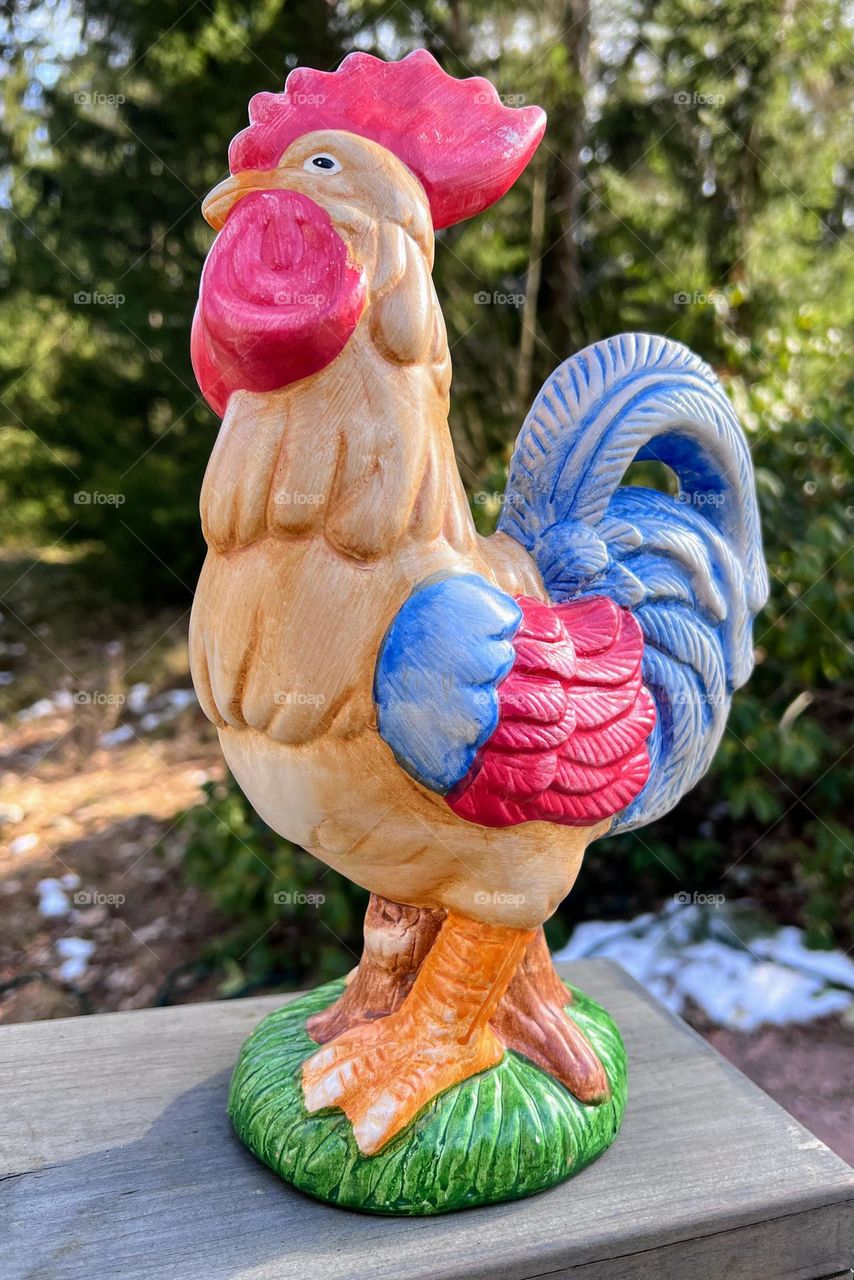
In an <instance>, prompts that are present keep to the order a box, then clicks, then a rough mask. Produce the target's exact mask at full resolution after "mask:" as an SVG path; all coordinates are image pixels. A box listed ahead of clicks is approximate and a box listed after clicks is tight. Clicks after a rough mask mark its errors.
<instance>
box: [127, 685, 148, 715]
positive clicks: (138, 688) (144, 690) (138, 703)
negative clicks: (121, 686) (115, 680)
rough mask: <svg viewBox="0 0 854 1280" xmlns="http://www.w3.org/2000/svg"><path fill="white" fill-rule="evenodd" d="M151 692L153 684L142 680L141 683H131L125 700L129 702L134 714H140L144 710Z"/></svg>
mask: <svg viewBox="0 0 854 1280" xmlns="http://www.w3.org/2000/svg"><path fill="white" fill-rule="evenodd" d="M150 692H151V685H150V684H145V683H144V682H143V681H140V683H139V684H133V685H131V687H130V688H129V689H128V694H127V698H126V699H125V701H126V702H127V705H128V708H129V709H130V710H131V711H132V712H133V713H134V715H139V713H140V711H142V710H144V708H145V704H146V703H147V702H148V695H149V693H150Z"/></svg>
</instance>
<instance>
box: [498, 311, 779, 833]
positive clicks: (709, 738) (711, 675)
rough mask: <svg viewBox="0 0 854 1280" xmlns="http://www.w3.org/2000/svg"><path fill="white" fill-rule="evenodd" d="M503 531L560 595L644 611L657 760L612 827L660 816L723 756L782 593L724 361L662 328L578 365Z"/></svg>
mask: <svg viewBox="0 0 854 1280" xmlns="http://www.w3.org/2000/svg"><path fill="white" fill-rule="evenodd" d="M644 459H655V460H657V461H660V462H663V463H666V464H667V465H668V466H669V467H671V468H672V470H673V471H674V472H675V473H676V475H677V476H678V479H679V485H680V488H679V493H678V495H677V496H675V497H671V496H668V495H667V494H662V493H659V492H658V491H656V490H651V489H643V488H639V487H628V486H622V485H621V481H622V479H623V477H624V475H625V472H626V469H627V468H628V466H629V465H630V464H631V463H632V462H633V461H635V460H644ZM499 528H500V529H501V530H502V531H503V532H504V533H507V534H510V535H511V536H512V537H514V538H516V539H517V541H519V542H521V543H522V544H523V545H524V546H525V547H527V548H528V550H529V551H530V552H531V554H532V555H533V556H534V558H535V560H536V561H537V564H538V566H539V569H540V572H541V574H542V575H543V580H544V582H545V584H546V586H547V588H548V589H549V591H550V593H551V595H552V597H553V599H555V600H566V599H572V598H577V597H579V596H585V595H596V594H609V595H611V597H612V598H613V599H615V600H617V601H618V602H619V603H620V604H623V605H624V606H625V607H627V608H630V609H632V611H633V612H634V614H635V616H636V617H637V619H638V621H639V623H640V625H641V627H642V629H643V633H644V638H645V641H646V646H647V648H646V653H645V657H644V679H645V681H646V683H647V686H648V687H649V689H650V691H651V692H652V694H653V696H654V698H655V701H656V706H657V709H658V722H657V725H656V729H655V732H654V735H653V738H652V740H651V742H650V752H651V758H652V765H653V767H652V770H651V773H650V779H649V782H648V783H647V785H646V787H645V788H644V790H643V791H642V792H641V794H640V795H639V796H638V797H637V799H636V800H635V801H634V802H633V803H632V805H630V806H629V808H628V809H627V810H626V811H625V812H624V813H623V814H620V815H619V816H618V818H617V820H616V821H615V824H614V827H613V828H612V829H614V830H624V829H627V828H629V827H635V826H639V825H641V824H643V823H645V822H649V821H652V820H653V819H654V818H657V817H660V816H661V815H662V814H663V813H666V812H667V811H668V810H669V809H671V808H672V807H673V805H674V804H676V802H677V801H678V799H679V798H680V796H681V795H682V794H684V792H685V791H687V790H688V789H689V788H690V787H691V786H693V785H694V783H695V782H697V781H698V779H699V778H700V777H701V776H702V774H703V773H705V771H706V769H707V768H708V766H709V764H710V763H711V760H712V757H713V755H714V752H715V749H716V747H717V745H718V742H719V741H720V738H721V735H722V733H723V730H724V727H725V724H726V718H727V715H728V712H729V706H730V701H731V698H732V693H733V691H734V690H735V689H737V688H738V687H739V686H740V685H742V684H743V683H744V682H745V680H746V679H747V678H748V676H749V675H750V671H751V669H752V666H753V652H752V639H751V631H752V623H753V618H754V616H755V615H756V613H757V612H758V611H759V609H760V608H761V607H762V605H763V604H764V602H765V599H766V597H767V593H768V581H767V573H766V569H765V563H764V560H763V557H762V542H761V535H760V529H759V514H758V509H757V504H756V494H755V489H754V482H753V468H752V464H751V459H750V451H749V449H748V447H747V442H746V440H745V437H744V435H743V433H742V431H741V428H740V427H739V424H738V421H737V419H736V417H735V414H734V412H733V410H732V407H731V405H730V403H729V401H728V399H727V397H726V395H725V393H724V391H723V388H722V387H721V385H720V383H719V382H718V380H717V378H716V377H715V375H714V373H713V372H712V370H711V369H710V368H709V367H708V366H707V365H705V364H704V363H703V362H702V361H701V360H700V358H699V357H698V356H696V355H694V354H693V353H692V352H690V351H689V350H688V349H687V348H686V347H683V346H681V345H680V344H679V343H676V342H671V341H669V340H668V339H666V338H658V337H652V336H650V335H647V334H623V335H621V336H620V337H616V338H609V339H607V340H606V341H604V342H598V343H596V344H594V345H593V346H592V347H588V348H587V349H586V350H584V351H581V352H579V354H578V355H576V356H573V357H572V359H571V360H567V361H566V362H565V363H564V364H562V365H561V366H560V367H559V368H558V369H556V370H555V372H554V373H553V374H552V376H551V377H550V378H549V379H548V380H547V382H546V383H545V385H544V386H543V388H542V390H541V391H540V393H539V395H538V396H537V399H536V400H535V402H534V404H533V407H532V408H531V411H530V413H529V414H528V417H527V419H526V421H525V424H524V426H523V427H522V431H521V433H520V435H519V439H518V441H517V444H516V450H515V452H514V455H513V459H512V462H511V464H510V474H509V477H508V482H507V500H506V501H505V504H504V508H503V512H502V517H501V521H500V524H499Z"/></svg>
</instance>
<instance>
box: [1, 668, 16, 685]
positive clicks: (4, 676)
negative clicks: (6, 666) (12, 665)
mask: <svg viewBox="0 0 854 1280" xmlns="http://www.w3.org/2000/svg"><path fill="white" fill-rule="evenodd" d="M14 683H15V673H14V671H0V685H4V684H14Z"/></svg>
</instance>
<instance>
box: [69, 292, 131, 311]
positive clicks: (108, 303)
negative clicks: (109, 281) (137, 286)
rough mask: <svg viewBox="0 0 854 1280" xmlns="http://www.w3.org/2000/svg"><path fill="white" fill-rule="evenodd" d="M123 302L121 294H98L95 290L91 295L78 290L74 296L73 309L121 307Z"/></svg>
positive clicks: (123, 298)
mask: <svg viewBox="0 0 854 1280" xmlns="http://www.w3.org/2000/svg"><path fill="white" fill-rule="evenodd" d="M125 300H126V299H125V295H124V294H123V293H100V292H99V291H98V290H97V289H95V290H94V291H93V292H92V293H90V292H89V290H88V289H78V290H77V292H76V293H75V295H74V305H75V307H123V306H124V304H125Z"/></svg>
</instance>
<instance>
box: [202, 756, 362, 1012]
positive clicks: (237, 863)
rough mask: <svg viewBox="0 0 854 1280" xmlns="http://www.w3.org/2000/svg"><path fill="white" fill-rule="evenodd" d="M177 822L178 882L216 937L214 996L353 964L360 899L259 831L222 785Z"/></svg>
mask: <svg viewBox="0 0 854 1280" xmlns="http://www.w3.org/2000/svg"><path fill="white" fill-rule="evenodd" d="M204 790H205V793H206V795H207V802H206V803H205V804H201V805H197V806H196V807H195V808H193V809H190V810H188V812H187V813H186V814H185V816H184V819H183V825H184V830H185V833H186V837H187V848H186V855H185V862H184V868H185V873H186V875H187V878H188V879H189V880H190V881H191V882H192V883H195V884H198V885H200V886H201V887H203V888H204V889H205V891H206V893H207V894H208V896H209V897H210V898H211V899H212V900H213V902H214V903H215V905H216V906H217V907H218V908H219V909H220V912H221V913H222V916H223V919H224V922H225V927H224V930H223V932H222V933H221V934H219V935H218V936H217V937H216V938H214V939H212V941H211V944H210V949H209V959H210V960H211V961H213V962H214V963H218V964H221V965H222V964H224V965H225V968H226V972H227V975H228V977H227V980H226V983H225V985H224V987H223V993H224V994H231V993H232V992H234V991H235V990H238V989H242V988H244V987H245V986H247V985H251V984H252V983H253V982H260V981H264V980H267V981H270V980H273V979H275V980H276V981H277V982H278V983H280V984H284V985H286V986H289V987H299V986H303V985H305V984H306V983H310V982H317V981H322V980H325V979H327V978H330V977H337V976H338V975H339V974H340V973H342V972H343V971H345V970H346V969H348V968H350V967H352V965H353V964H355V963H356V960H357V959H358V956H359V954H360V952H361V946H362V918H363V916H364V914H365V907H366V906H367V894H366V893H365V892H364V891H363V890H361V889H359V888H358V887H357V886H356V885H354V884H352V882H351V881H349V880H346V879H345V878H344V877H343V876H340V875H338V873H337V872H335V871H330V870H329V869H328V868H327V867H324V866H323V865H322V864H321V863H319V862H318V861H317V860H316V859H315V858H312V857H311V855H310V854H308V853H306V852H305V851H304V850H303V849H300V848H299V847H298V846H297V845H293V844H291V843H290V842H289V841H287V840H282V839H281V837H280V836H277V835H276V834H275V832H273V831H271V830H270V828H269V827H268V826H267V825H266V823H264V822H262V821H261V819H260V818H259V817H258V816H257V814H256V813H255V812H254V811H253V809H252V808H251V807H250V806H249V804H248V803H247V801H246V800H245V799H244V797H243V794H242V792H241V791H240V790H239V789H238V787H237V786H236V785H235V784H234V782H233V781H232V780H231V779H230V778H229V780H228V781H227V782H225V783H207V784H206V785H205V787H204Z"/></svg>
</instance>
